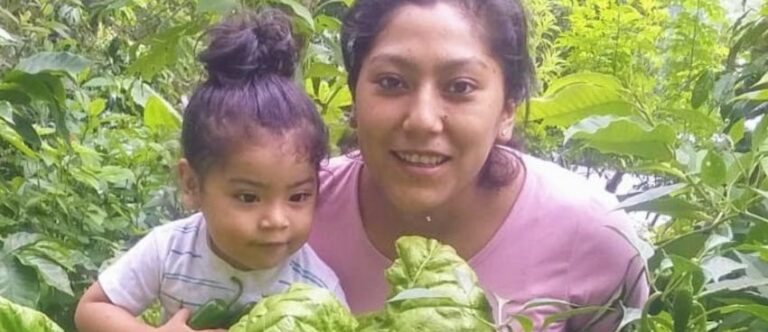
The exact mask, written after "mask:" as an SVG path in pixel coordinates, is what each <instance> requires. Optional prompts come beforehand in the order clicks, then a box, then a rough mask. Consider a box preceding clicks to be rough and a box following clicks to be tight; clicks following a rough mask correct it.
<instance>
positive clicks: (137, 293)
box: [98, 231, 163, 316]
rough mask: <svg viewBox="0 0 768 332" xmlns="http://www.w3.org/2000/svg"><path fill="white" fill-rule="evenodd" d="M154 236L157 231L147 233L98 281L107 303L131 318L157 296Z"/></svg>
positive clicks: (158, 272) (158, 274)
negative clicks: (122, 310) (127, 313)
mask: <svg viewBox="0 0 768 332" xmlns="http://www.w3.org/2000/svg"><path fill="white" fill-rule="evenodd" d="M157 236H158V232H157V231H153V232H150V233H149V234H148V235H147V236H145V237H144V238H142V239H141V240H140V241H139V242H138V243H137V244H136V245H135V246H133V247H132V248H131V249H129V250H128V251H127V252H126V253H125V254H123V255H122V256H121V257H120V258H118V259H117V261H116V262H115V263H113V264H112V265H111V266H109V267H108V268H107V269H106V270H104V272H102V273H101V274H100V275H99V278H98V280H99V284H100V285H101V288H102V289H104V293H105V294H106V295H107V297H108V298H109V300H110V301H111V302H112V303H113V304H115V305H117V306H119V307H122V308H123V309H125V310H127V311H128V312H130V313H131V314H133V315H134V316H138V315H139V314H141V313H142V312H143V311H144V310H145V309H146V308H147V307H148V306H149V305H150V304H152V302H153V301H154V300H155V299H157V298H158V296H159V294H160V281H161V280H162V263H163V261H162V259H161V256H160V249H161V248H160V246H159V245H158V241H157V240H158V239H157Z"/></svg>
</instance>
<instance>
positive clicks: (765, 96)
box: [732, 89, 768, 101]
mask: <svg viewBox="0 0 768 332" xmlns="http://www.w3.org/2000/svg"><path fill="white" fill-rule="evenodd" d="M738 100H756V101H764V100H768V89H763V90H757V91H751V92H747V93H742V94H740V95H738V96H737V97H736V98H733V100H732V101H738Z"/></svg>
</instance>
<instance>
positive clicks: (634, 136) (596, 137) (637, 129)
mask: <svg viewBox="0 0 768 332" xmlns="http://www.w3.org/2000/svg"><path fill="white" fill-rule="evenodd" d="M577 139H578V140H580V141H582V142H583V143H584V144H585V145H587V146H589V147H592V148H595V149H597V150H599V151H601V152H603V153H616V154H622V155H629V156H638V157H641V158H648V159H655V160H669V159H671V158H672V152H671V149H670V148H671V147H672V146H673V145H674V143H675V141H676V137H675V132H674V130H673V129H672V127H670V126H669V125H666V124H660V125H657V126H655V127H652V126H649V125H647V124H644V123H642V122H640V121H638V120H636V119H634V118H627V117H613V116H592V117H589V118H586V119H584V120H582V121H580V122H579V123H577V124H575V125H573V126H572V127H570V128H569V129H568V130H567V131H566V132H565V140H566V141H570V140H577Z"/></svg>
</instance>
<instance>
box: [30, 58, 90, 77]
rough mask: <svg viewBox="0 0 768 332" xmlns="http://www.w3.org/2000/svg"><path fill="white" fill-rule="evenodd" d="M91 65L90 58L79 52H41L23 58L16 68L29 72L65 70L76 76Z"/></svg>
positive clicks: (71, 75)
mask: <svg viewBox="0 0 768 332" xmlns="http://www.w3.org/2000/svg"><path fill="white" fill-rule="evenodd" d="M90 65H91V61H90V60H88V59H86V58H84V57H82V56H79V55H77V54H73V53H69V52H41V53H37V54H35V55H33V56H31V57H28V58H24V59H21V61H20V62H19V64H18V65H17V66H16V69H17V70H20V71H23V72H26V73H28V74H37V73H41V72H65V73H67V74H69V75H70V77H73V78H74V77H77V74H79V73H80V72H81V71H83V70H84V69H86V68H88V67H89V66H90Z"/></svg>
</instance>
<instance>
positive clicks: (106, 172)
mask: <svg viewBox="0 0 768 332" xmlns="http://www.w3.org/2000/svg"><path fill="white" fill-rule="evenodd" d="M97 177H98V178H99V179H102V180H104V181H107V182H110V183H116V184H124V183H134V182H136V176H134V175H133V172H131V170H130V169H127V168H123V167H119V166H104V167H103V168H102V169H101V170H99V175H98V176H97Z"/></svg>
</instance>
